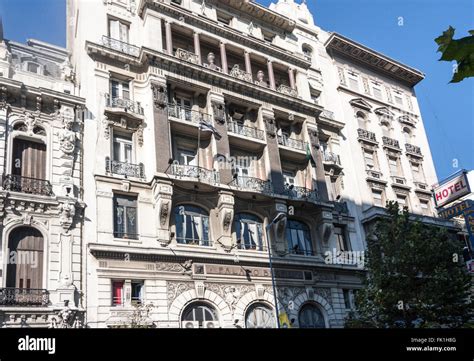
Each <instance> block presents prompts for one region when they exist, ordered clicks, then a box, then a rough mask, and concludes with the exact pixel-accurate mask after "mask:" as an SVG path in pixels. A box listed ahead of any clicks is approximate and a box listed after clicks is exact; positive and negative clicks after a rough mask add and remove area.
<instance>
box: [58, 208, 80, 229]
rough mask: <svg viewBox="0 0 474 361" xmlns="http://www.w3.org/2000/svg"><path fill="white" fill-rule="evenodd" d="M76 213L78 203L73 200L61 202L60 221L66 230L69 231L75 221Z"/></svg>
mask: <svg viewBox="0 0 474 361" xmlns="http://www.w3.org/2000/svg"><path fill="white" fill-rule="evenodd" d="M75 214H76V205H75V203H73V202H64V203H60V204H59V223H60V224H61V227H63V229H64V231H66V232H67V231H68V230H69V229H70V228H71V226H72V223H73V219H74V215H75Z"/></svg>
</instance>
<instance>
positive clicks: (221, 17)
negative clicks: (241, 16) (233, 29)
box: [217, 11, 232, 26]
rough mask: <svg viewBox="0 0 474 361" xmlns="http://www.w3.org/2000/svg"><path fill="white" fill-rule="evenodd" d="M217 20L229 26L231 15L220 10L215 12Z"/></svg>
mask: <svg viewBox="0 0 474 361" xmlns="http://www.w3.org/2000/svg"><path fill="white" fill-rule="evenodd" d="M217 21H218V22H219V23H221V24H223V25H227V26H230V23H231V21H232V15H229V14H226V13H224V12H222V11H218V12H217Z"/></svg>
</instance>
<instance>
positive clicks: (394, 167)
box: [388, 157, 399, 176]
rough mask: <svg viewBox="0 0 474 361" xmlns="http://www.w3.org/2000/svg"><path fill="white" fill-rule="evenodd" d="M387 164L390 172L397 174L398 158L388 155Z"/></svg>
mask: <svg viewBox="0 0 474 361" xmlns="http://www.w3.org/2000/svg"><path fill="white" fill-rule="evenodd" d="M388 165H389V166H390V173H391V174H392V175H395V176H397V175H399V168H398V159H397V158H395V157H388Z"/></svg>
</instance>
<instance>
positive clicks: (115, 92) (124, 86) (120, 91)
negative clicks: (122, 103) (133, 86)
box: [110, 79, 130, 100]
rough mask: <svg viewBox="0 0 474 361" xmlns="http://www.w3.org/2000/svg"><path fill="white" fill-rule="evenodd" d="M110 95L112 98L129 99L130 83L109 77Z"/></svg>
mask: <svg viewBox="0 0 474 361" xmlns="http://www.w3.org/2000/svg"><path fill="white" fill-rule="evenodd" d="M110 95H111V97H112V99H124V100H130V83H129V82H128V81H122V80H117V79H111V80H110Z"/></svg>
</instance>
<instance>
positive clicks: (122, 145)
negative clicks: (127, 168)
mask: <svg viewBox="0 0 474 361" xmlns="http://www.w3.org/2000/svg"><path fill="white" fill-rule="evenodd" d="M113 148H114V161H116V162H121V163H133V160H132V154H133V142H132V135H131V134H120V133H115V132H114V141H113Z"/></svg>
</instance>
